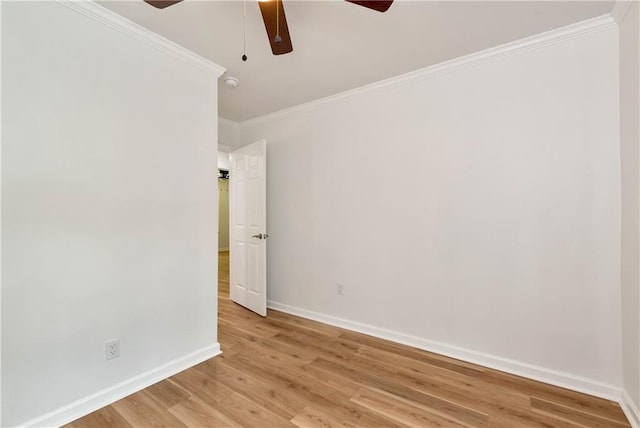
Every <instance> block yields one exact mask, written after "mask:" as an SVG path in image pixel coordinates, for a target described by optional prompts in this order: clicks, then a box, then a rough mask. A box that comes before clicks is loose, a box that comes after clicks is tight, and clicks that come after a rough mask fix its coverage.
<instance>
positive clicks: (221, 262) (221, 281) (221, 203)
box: [218, 169, 229, 299]
mask: <svg viewBox="0 0 640 428" xmlns="http://www.w3.org/2000/svg"><path fill="white" fill-rule="evenodd" d="M218 295H219V296H220V297H224V298H227V299H228V298H229V173H228V171H224V170H222V169H220V170H219V174H218Z"/></svg>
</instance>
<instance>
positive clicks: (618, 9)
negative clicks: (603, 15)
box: [611, 0, 632, 25]
mask: <svg viewBox="0 0 640 428" xmlns="http://www.w3.org/2000/svg"><path fill="white" fill-rule="evenodd" d="M631 3H632V0H624V1H622V0H617V1H616V2H615V3H614V4H613V9H611V17H612V18H613V19H614V20H615V21H616V23H617V24H618V25H620V24H622V21H624V17H625V16H627V12H629V9H630V8H631Z"/></svg>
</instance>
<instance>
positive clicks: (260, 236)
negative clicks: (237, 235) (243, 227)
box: [251, 233, 262, 239]
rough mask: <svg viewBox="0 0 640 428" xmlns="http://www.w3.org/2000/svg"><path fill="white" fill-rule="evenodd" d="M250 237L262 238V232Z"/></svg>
mask: <svg viewBox="0 0 640 428" xmlns="http://www.w3.org/2000/svg"><path fill="white" fill-rule="evenodd" d="M251 237H252V238H258V239H262V233H258V234H257V235H252V236H251Z"/></svg>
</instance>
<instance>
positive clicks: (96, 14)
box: [55, 0, 225, 79]
mask: <svg viewBox="0 0 640 428" xmlns="http://www.w3.org/2000/svg"><path fill="white" fill-rule="evenodd" d="M55 1H56V2H57V3H58V4H60V5H62V6H65V7H68V8H69V9H72V10H74V11H76V12H78V13H81V14H82V15H84V16H87V17H89V18H91V19H93V20H95V21H97V22H99V23H101V24H104V25H106V26H108V27H111V28H113V29H114V30H117V31H119V32H120V33H122V34H125V35H127V36H129V37H131V38H132V39H135V40H138V41H140V42H142V43H144V44H146V45H147V46H149V47H152V48H154V49H156V50H158V51H160V52H162V53H164V54H167V55H170V56H173V57H175V58H178V59H181V60H183V61H185V62H187V63H189V64H191V65H194V66H196V67H197V68H200V69H202V70H204V71H207V72H211V73H213V74H214V75H215V77H216V79H217V78H218V77H220V76H221V75H222V74H223V73H224V72H225V69H224V68H223V67H221V66H219V65H218V64H216V63H214V62H212V61H209V60H208V59H206V58H203V57H201V56H200V55H198V54H195V53H193V52H191V51H190V50H188V49H186V48H184V47H182V46H180V45H178V44H176V43H174V42H172V41H170V40H168V39H165V38H164V37H162V36H160V35H158V34H156V33H154V32H153V31H151V30H148V29H146V28H144V27H142V26H141V25H138V24H136V23H134V22H132V21H130V20H128V19H126V18H124V17H122V16H120V15H118V14H117V13H115V12H112V11H110V10H109V9H107V8H105V7H103V6H100V5H99V4H97V3H95V2H93V1H91V0H80V1H74V0H55Z"/></svg>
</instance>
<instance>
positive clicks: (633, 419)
mask: <svg viewBox="0 0 640 428" xmlns="http://www.w3.org/2000/svg"><path fill="white" fill-rule="evenodd" d="M620 407H621V408H622V411H623V412H624V414H625V416H626V417H627V419H629V423H631V427H632V428H640V410H638V408H637V407H636V405H635V403H634V402H633V400H632V399H631V397H630V396H629V393H628V392H627V390H626V389H623V390H622V400H621V401H620Z"/></svg>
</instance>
